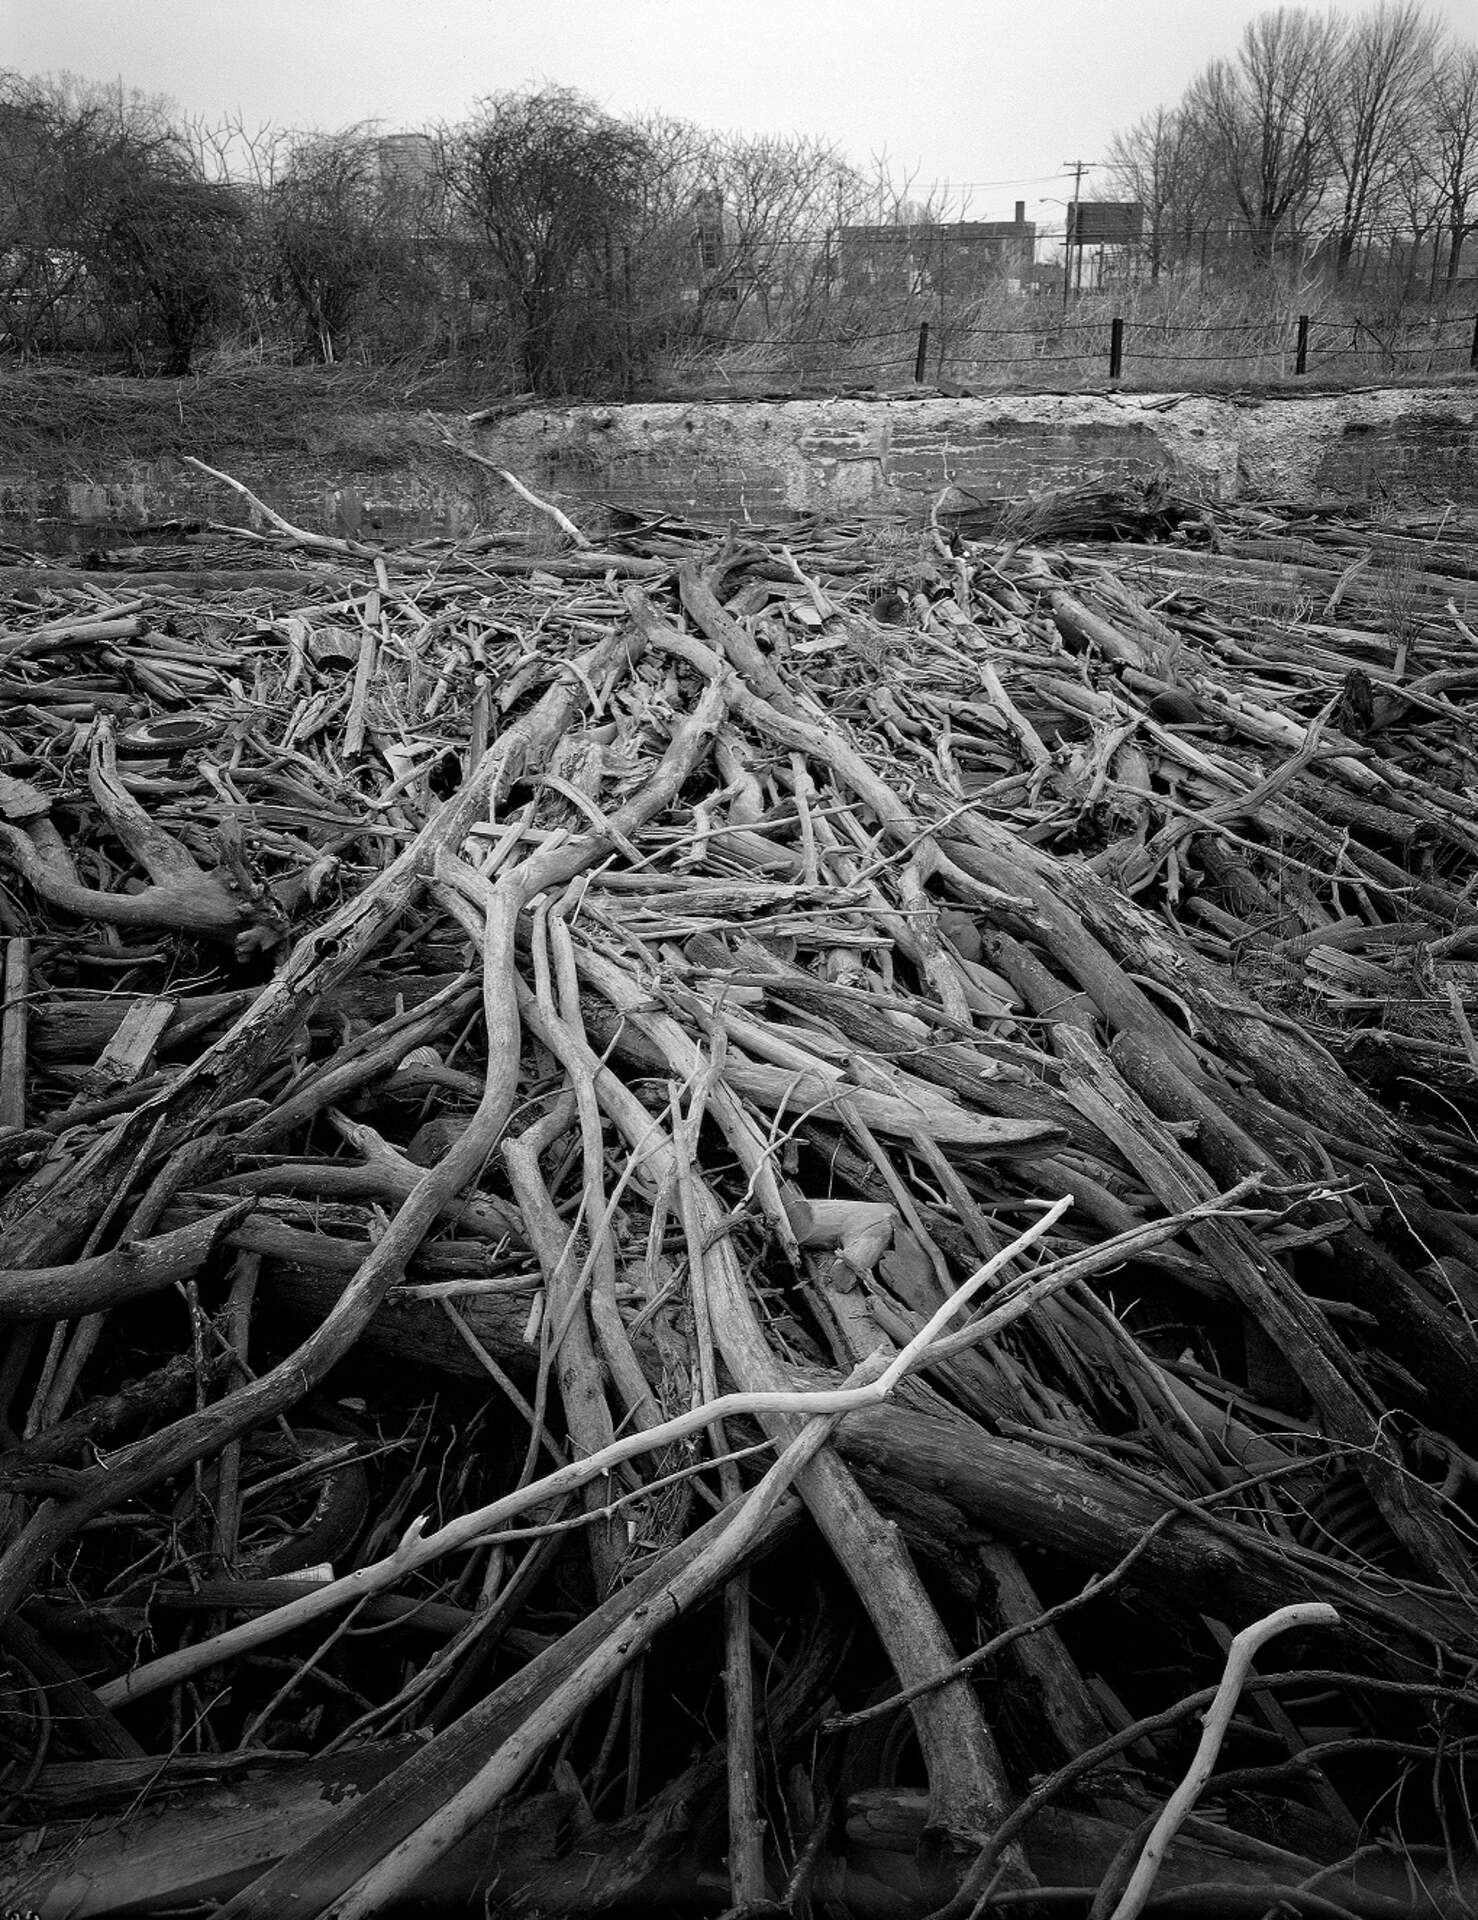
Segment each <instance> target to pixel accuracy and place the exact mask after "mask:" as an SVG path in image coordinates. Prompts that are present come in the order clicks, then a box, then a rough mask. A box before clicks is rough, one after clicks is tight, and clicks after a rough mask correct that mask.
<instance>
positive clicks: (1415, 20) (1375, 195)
mask: <svg viewBox="0 0 1478 1920" xmlns="http://www.w3.org/2000/svg"><path fill="white" fill-rule="evenodd" d="M1437 43H1438V30H1437V27H1436V24H1435V23H1434V22H1433V21H1432V20H1431V19H1430V18H1429V17H1428V15H1427V13H1426V11H1425V10H1424V8H1423V7H1422V6H1421V5H1420V4H1419V0H1379V4H1378V5H1376V6H1374V7H1372V8H1370V9H1369V11H1368V12H1366V13H1363V14H1361V15H1360V16H1359V18H1358V19H1357V20H1355V22H1354V23H1353V25H1352V26H1351V27H1350V29H1349V31H1348V32H1347V33H1346V34H1345V36H1344V39H1343V43H1342V44H1341V46H1340V47H1339V50H1338V58H1337V60H1336V62H1335V66H1334V73H1333V85H1332V86H1331V87H1329V88H1328V89H1327V90H1326V92H1325V94H1324V108H1325V114H1326V128H1327V134H1326V139H1327V145H1328V150H1329V158H1330V162H1331V168H1332V175H1333V188H1334V192H1335V193H1336V194H1337V196H1338V198H1337V200H1336V202H1335V204H1334V208H1333V214H1334V225H1333V232H1334V268H1335V275H1336V277H1337V278H1339V279H1343V278H1344V277H1345V275H1346V274H1347V273H1348V272H1349V269H1350V262H1351V260H1352V259H1353V257H1354V253H1355V248H1356V246H1357V244H1358V243H1359V241H1360V240H1361V239H1362V238H1363V237H1365V236H1366V235H1367V234H1368V233H1369V230H1370V228H1371V226H1372V224H1373V223H1374V222H1376V221H1378V220H1379V219H1380V218H1381V217H1382V216H1389V214H1390V213H1391V211H1392V210H1393V202H1394V199H1395V195H1396V189H1397V188H1398V186H1399V173H1400V162H1401V154H1402V148H1403V143H1404V138H1403V137H1404V130H1405V128H1406V127H1407V125H1408V124H1409V122H1410V118H1411V114H1412V111H1413V108H1414V107H1415V106H1416V105H1417V102H1418V98H1419V95H1420V93H1421V91H1422V89H1423V87H1424V85H1425V83H1426V81H1427V79H1428V76H1429V75H1430V73H1431V71H1432V64H1433V58H1434V54H1435V51H1436V48H1437Z"/></svg>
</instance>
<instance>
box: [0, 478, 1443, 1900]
mask: <svg viewBox="0 0 1478 1920" xmlns="http://www.w3.org/2000/svg"><path fill="white" fill-rule="evenodd" d="M218 478H219V479H220V481H221V483H222V485H223V486H224V485H234V484H235V483H233V482H229V481H228V480H227V478H226V476H218ZM539 504H540V503H537V502H536V503H534V505H535V507H537V506H538V505H539ZM257 524H258V526H259V527H261V528H262V529H263V530H262V531H260V532H258V533H256V534H240V533H237V534H232V533H230V532H229V531H228V530H227V529H225V528H224V527H214V528H206V529H202V530H196V531H195V532H193V533H186V532H178V533H176V535H175V536H174V539H173V544H170V545H166V544H163V538H164V537H163V536H159V537H156V539H155V541H154V544H152V545H138V546H135V547H133V548H130V549H129V550H128V551H127V552H126V553H121V554H116V555H109V556H103V565H102V568H101V570H98V569H97V568H94V569H92V570H90V571H89V570H84V569H71V570H69V569H67V568H64V567H61V566H57V565H52V564H50V563H47V562H44V561H41V560H37V559H34V558H32V557H28V556H24V555H18V554H14V553H12V554H10V555H9V556H8V561H9V564H7V565H5V566H4V567H3V568H0V703H3V704H0V769H3V771H0V921H3V925H0V944H3V958H4V994H3V1011H0V1319H3V1321H4V1340H3V1358H0V1421H3V1425H0V1663H3V1668H0V1671H3V1681H0V1686H3V1694H0V1827H3V1832H0V1907H3V1908H5V1909H6V1910H8V1911H11V1912H14V1913H17V1914H23V1915H24V1914H33V1915H40V1916H45V1920H64V1917H70V1916H81V1915H124V1914H135V1915H139V1914H148V1915H154V1914H178V1915H186V1914H188V1915H206V1914H210V1915H218V1916H221V1920H281V1917H282V1916H284V1915H292V1916H302V1917H303V1920H310V1917H317V1920H329V1916H334V1920H351V1917H352V1920H359V1917H361V1916H369V1915H376V1914H391V1913H419V1912H422V1911H426V1912H432V1911H435V1912H444V1913H453V1914H462V1913H467V1914H473V1913H475V1914H482V1913H490V1914H494V1915H518V1916H534V1915H547V1916H559V1915H586V1914H596V1913H601V1912H607V1911H614V1912H627V1913H633V1914H643V1915H655V1916H663V1915H670V1916H688V1915H707V1914H712V1915H719V1914H735V1915H752V1916H760V1915H765V1916H782V1915H784V1916H792V1915H793V1916H796V1920H812V1917H814V1920H851V1917H852V1916H878V1917H879V1920H884V1917H888V1920H896V1917H899V1916H902V1917H904V1920H915V1917H918V1920H921V1917H922V1916H925V1915H930V1916H934V1917H935V1920H945V1917H946V1916H948V1920H966V1916H976V1915H994V1914H1027V1915H1035V1914H1054V1915H1055V1914H1070V1915H1076V1914H1082V1915H1086V1916H1091V1917H1092V1920H1108V1917H1109V1916H1116V1920H1132V1916H1134V1915H1136V1914H1138V1913H1141V1912H1144V1913H1153V1914H1161V1915H1222V1914H1237V1915H1247V1916H1251V1917H1252V1920H1256V1917H1257V1916H1263V1915H1268V1916H1271V1915H1300V1916H1302V1915H1310V1916H1332V1917H1335V1920H1339V1917H1342V1916H1347V1915H1351V1914H1353V1915H1359V1916H1364V1917H1365V1920H1404V1917H1405V1916H1411V1915H1418V1916H1434V1917H1435V1916H1446V1915H1459V1914H1467V1913H1471V1912H1473V1911H1474V1910H1475V1908H1478V1853H1475V1848H1474V1842H1473V1798H1474V1795H1475V1793H1478V1765H1470V1749H1474V1751H1475V1752H1478V1748H1475V1741H1478V1692H1475V1690H1474V1665H1475V1660H1478V1606H1475V1599H1478V1161H1475V1153H1474V1145H1475V1131H1474V1129H1475V1126H1478V1078H1475V1073H1478V1040H1475V1035H1474V1027H1473V1022H1474V1019H1475V999H1478V990H1475V989H1478V738H1475V734H1474V730H1473V727H1472V720H1471V716H1472V714H1473V713H1474V711H1475V704H1474V695H1475V693H1478V631H1475V629H1478V560H1475V557H1474V556H1475V547H1474V544H1473V540H1472V534H1473V528H1472V527H1471V526H1466V527H1465V526H1463V525H1460V524H1459V523H1458V522H1457V521H1455V520H1452V519H1449V518H1447V517H1444V516H1442V515H1439V514H1436V513H1433V514H1430V515H1427V516H1425V517H1424V518H1421V519H1414V518H1412V519H1407V520H1405V521H1402V520H1398V519H1394V518H1390V519H1387V520H1385V521H1382V522H1380V523H1378V524H1374V523H1358V522H1356V521H1354V520H1352V519H1349V518H1341V517H1340V516H1339V515H1338V514H1334V513H1325V514H1320V513H1309V512H1305V513H1304V514H1303V515H1302V516H1301V517H1300V516H1298V515H1296V514H1295V513H1294V512H1293V511H1292V510H1286V511H1273V510H1271V509H1270V510H1266V511H1262V510H1254V509H1250V508H1236V509H1216V510H1214V511H1212V510H1202V509H1197V508H1194V507H1192V506H1191V505H1189V504H1186V503H1182V502H1178V501H1176V500H1175V499H1174V498H1173V497H1171V496H1170V495H1169V494H1168V493H1167V492H1165V491H1164V490H1163V489H1159V490H1156V489H1146V490H1144V491H1142V492H1139V493H1126V492H1124V491H1122V490H1120V491H1117V492H1114V491H1109V490H1107V489H1094V488H1085V489H1084V490H1082V491H1081V492H1079V493H1077V494H1073V495H1066V496H1056V497H1053V498H1050V499H1043V500H1038V501H1033V502H1027V503H1023V504H1022V505H1021V506H1020V507H1019V508H1017V509H1014V510H1012V511H1011V512H1009V513H1007V514H1006V515H1005V516H1004V518H1003V519H1002V520H1001V521H1000V522H999V523H998V524H996V525H994V526H992V527H989V528H986V527H977V528H972V527H971V526H970V525H968V524H958V525H952V526H941V525H938V524H934V525H931V526H930V527H928V528H925V529H922V530H920V529H918V528H912V529H911V528H908V527H904V526H902V525H873V526H846V525H834V524H833V525H822V524H817V523H813V522H797V523H796V524H794V525H792V526H789V527H785V528H755V527H744V528H730V529H729V530H728V531H727V532H724V530H722V529H717V530H714V529H704V528H701V527H696V526H692V525H688V524H682V523H679V522H678V521H676V520H675V519H673V518H671V517H648V518H645V519H644V518H642V517H640V516H638V515H636V514H621V515H613V516H612V526H611V527H610V528H609V529H608V530H607V531H606V532H604V533H603V534H601V535H600V544H599V545H596V544H594V543H593V542H592V539H591V538H590V537H589V536H588V535H587V534H585V533H583V532H581V530H579V529H577V528H576V527H574V526H573V525H571V524H570V523H568V522H563V523H562V524H557V525H553V526H551V525H550V524H549V520H548V517H547V516H545V515H537V514H536V516H535V521H534V524H535V526H536V528H537V531H536V532H535V533H533V534H526V535H514V534H492V533H483V534H481V535H479V536H477V537H475V538H472V539H469V540H467V541H464V542H462V543H461V544H459V545H453V544H451V543H449V542H434V541H433V542H425V543H422V544H419V545H407V546H405V547H402V548H397V549H393V550H372V549H367V548H363V547H360V546H358V545H355V544H354V543H352V542H348V541H343V540H332V539H328V538H327V537H323V536H317V535H313V534H310V533H305V532H303V531H301V530H300V529H296V528H294V527H291V526H289V525H287V524H286V523H285V522H281V521H279V520H276V519H275V517H274V516H272V515H271V514H270V513H264V514H263V515H260V516H259V517H258V521H257Z"/></svg>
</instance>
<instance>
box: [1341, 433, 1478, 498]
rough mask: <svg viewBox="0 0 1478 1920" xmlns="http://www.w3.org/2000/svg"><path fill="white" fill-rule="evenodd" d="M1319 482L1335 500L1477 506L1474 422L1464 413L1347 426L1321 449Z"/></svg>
mask: <svg viewBox="0 0 1478 1920" xmlns="http://www.w3.org/2000/svg"><path fill="white" fill-rule="evenodd" d="M1318 481H1319V485H1320V488H1321V490H1322V491H1323V492H1324V493H1325V494H1326V495H1328V496H1329V497H1330V498H1334V499H1350V500H1395V501H1402V502H1410V501H1413V500H1429V501H1432V502H1433V503H1434V504H1438V505H1448V504H1454V505H1457V506H1464V507H1471V506H1478V419H1475V417H1474V415H1473V413H1472V412H1471V411H1469V412H1468V413H1466V414H1461V413H1456V412H1451V413H1449V412H1441V413H1417V414H1412V415H1409V416H1408V417H1407V418H1405V419H1401V420H1397V421H1393V422H1391V423H1389V424H1379V425H1376V424H1370V423H1367V422H1364V421H1350V422H1348V423H1347V424H1346V426H1345V428H1344V431H1343V432H1342V433H1341V434H1340V435H1339V436H1338V438H1336V439H1334V440H1331V441H1330V442H1329V443H1328V445H1327V446H1326V447H1325V448H1324V451H1323V454H1322V456H1321V458H1320V461H1319V466H1318Z"/></svg>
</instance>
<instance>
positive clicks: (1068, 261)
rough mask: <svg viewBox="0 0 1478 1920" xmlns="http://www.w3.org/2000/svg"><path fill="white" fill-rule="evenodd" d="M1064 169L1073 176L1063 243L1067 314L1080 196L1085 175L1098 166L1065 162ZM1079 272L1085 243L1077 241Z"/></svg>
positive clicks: (1092, 163) (1081, 266) (1079, 162)
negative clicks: (1067, 169) (1068, 170)
mask: <svg viewBox="0 0 1478 1920" xmlns="http://www.w3.org/2000/svg"><path fill="white" fill-rule="evenodd" d="M1062 164H1063V166H1064V168H1068V167H1070V168H1071V169H1072V175H1073V197H1072V199H1071V200H1070V201H1069V203H1068V213H1067V217H1068V226H1067V232H1066V234H1065V236H1064V238H1063V242H1062V310H1063V312H1064V313H1066V312H1067V295H1068V286H1069V284H1070V282H1071V279H1072V272H1071V269H1072V263H1073V242H1074V239H1075V238H1077V236H1078V235H1079V234H1080V233H1081V231H1082V224H1083V223H1082V221H1081V220H1080V219H1079V217H1078V196H1079V195H1080V194H1081V193H1082V191H1083V175H1084V174H1085V173H1091V172H1092V171H1093V168H1094V166H1095V165H1096V164H1097V163H1096V162H1095V161H1093V160H1064V161H1063V163H1062ZM1077 247H1078V271H1079V274H1081V273H1082V270H1083V242H1082V240H1081V239H1078V240H1077Z"/></svg>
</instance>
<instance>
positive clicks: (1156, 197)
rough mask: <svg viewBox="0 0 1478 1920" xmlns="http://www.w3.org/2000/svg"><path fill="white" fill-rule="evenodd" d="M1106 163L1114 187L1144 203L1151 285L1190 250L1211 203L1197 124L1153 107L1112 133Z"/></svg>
mask: <svg viewBox="0 0 1478 1920" xmlns="http://www.w3.org/2000/svg"><path fill="white" fill-rule="evenodd" d="M1107 165H1108V168H1109V177H1110V179H1111V180H1112V182H1113V184H1114V185H1115V186H1116V187H1117V189H1118V190H1119V191H1120V192H1121V193H1122V194H1123V195H1124V196H1125V198H1126V199H1130V200H1136V201H1138V202H1139V204H1140V205H1141V206H1142V207H1143V208H1144V218H1145V237H1144V261H1145V264H1146V265H1147V266H1148V267H1149V272H1150V282H1151V284H1152V285H1153V284H1155V283H1157V282H1158V281H1159V279H1160V276H1161V274H1162V273H1163V272H1164V271H1165V269H1166V268H1167V267H1168V266H1169V265H1170V264H1171V262H1172V261H1173V260H1174V259H1175V258H1176V257H1177V255H1185V254H1188V253H1189V252H1190V251H1191V248H1192V246H1193V244H1194V241H1195V237H1196V236H1197V235H1198V234H1199V233H1200V232H1201V231H1203V230H1204V222H1205V220H1206V218H1207V217H1208V215H1209V214H1210V212H1211V211H1212V210H1213V208H1214V205H1215V196H1214V190H1213V189H1212V186H1211V183H1210V180H1209V177H1208V168H1207V159H1206V149H1205V144H1204V142H1203V140H1202V138H1201V129H1200V127H1199V126H1198V124H1197V122H1196V120H1195V119H1194V117H1193V116H1192V115H1191V114H1189V113H1188V112H1186V111H1185V110H1183V109H1182V108H1179V107H1156V108H1155V110H1154V111H1153V113H1147V114H1146V115H1145V116H1144V118H1143V119H1142V120H1136V121H1135V123H1134V125H1133V126H1132V127H1130V128H1129V129H1128V130H1127V131H1126V132H1124V133H1116V134H1115V135H1114V136H1113V138H1112V139H1111V140H1110V141H1109V144H1108V149H1107Z"/></svg>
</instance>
